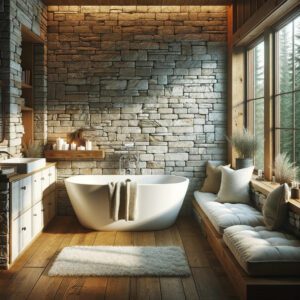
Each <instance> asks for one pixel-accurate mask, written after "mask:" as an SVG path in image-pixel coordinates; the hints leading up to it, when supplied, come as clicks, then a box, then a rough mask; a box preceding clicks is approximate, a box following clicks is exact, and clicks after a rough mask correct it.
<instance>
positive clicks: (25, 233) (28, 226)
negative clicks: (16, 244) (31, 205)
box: [20, 209, 32, 251]
mask: <svg viewBox="0 0 300 300" xmlns="http://www.w3.org/2000/svg"><path fill="white" fill-rule="evenodd" d="M31 214H32V210H31V209H29V210H27V211H26V212H25V213H24V214H23V215H21V228H20V229H21V231H20V232H21V251H22V250H23V249H24V248H25V247H26V246H27V245H28V244H29V243H30V242H31V237H32V220H31Z"/></svg>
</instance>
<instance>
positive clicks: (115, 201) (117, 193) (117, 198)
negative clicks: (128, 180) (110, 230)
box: [109, 181, 124, 221]
mask: <svg viewBox="0 0 300 300" xmlns="http://www.w3.org/2000/svg"><path fill="white" fill-rule="evenodd" d="M123 186H124V183H123V182H121V181H118V182H117V183H111V184H109V192H110V196H111V197H110V214H111V216H110V217H111V218H112V219H113V220H114V221H118V220H119V218H123V216H120V217H119V213H120V205H121V196H122V192H121V189H122V187H123Z"/></svg>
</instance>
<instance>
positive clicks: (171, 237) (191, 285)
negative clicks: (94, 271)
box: [0, 217, 237, 300]
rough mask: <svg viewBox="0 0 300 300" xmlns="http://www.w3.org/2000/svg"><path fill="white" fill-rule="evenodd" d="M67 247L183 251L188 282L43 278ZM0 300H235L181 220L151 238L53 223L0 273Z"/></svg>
mask: <svg viewBox="0 0 300 300" xmlns="http://www.w3.org/2000/svg"><path fill="white" fill-rule="evenodd" d="M70 245H136V246H144V245H149V246H155V245H157V246H167V245H177V246H180V247H183V248H184V250H185V252H186V255H187V258H188V261H189V265H190V267H191V270H192V276H190V277H187V278H180V277H172V278H171V277H165V278H155V277H138V278H134V277H131V278H130V277H48V276H47V273H48V270H49V267H50V265H51V262H52V261H53V259H54V258H55V255H56V254H57V253H58V252H59V251H60V250H61V249H62V248H63V247H65V246H70ZM0 299H18V300H21V299H22V300H23V299H36V300H41V299H88V300H90V299H113V300H118V299H143V300H144V299H154V300H159V299H172V300H177V299H188V300H193V299H201V300H206V299H207V300H218V299H220V300H226V299H229V300H234V299H237V298H236V296H235V293H234V291H233V288H232V286H231V284H230V282H229V280H228V279H227V278H226V275H225V273H224V272H223V270H222V268H221V266H220V264H219V262H218V261H217V259H216V257H215V256H214V254H213V252H212V250H211V249H210V247H209V245H208V243H207V241H206V240H205V238H203V237H202V236H201V233H200V229H199V226H198V225H197V223H196V222H195V221H194V220H193V219H192V218H190V219H187V218H180V219H179V220H178V221H177V222H176V224H175V225H174V226H172V227H171V228H169V229H166V230H161V231H152V232H151V231H150V232H96V231H89V230H87V229H84V228H83V227H82V226H80V224H79V223H78V222H77V220H76V219H75V218H72V217H57V218H56V219H54V220H53V222H52V223H51V224H50V226H49V227H48V229H47V230H46V231H45V232H43V233H42V234H41V235H40V236H39V237H38V239H37V240H36V241H34V243H33V244H32V245H31V246H30V247H29V248H28V249H27V250H26V251H25V252H24V253H23V254H22V256H21V257H20V258H19V259H18V260H17V261H16V262H15V264H14V265H13V266H12V267H11V268H10V270H7V271H0Z"/></svg>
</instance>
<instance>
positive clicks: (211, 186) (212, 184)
mask: <svg viewBox="0 0 300 300" xmlns="http://www.w3.org/2000/svg"><path fill="white" fill-rule="evenodd" d="M221 163H222V162H220V161H208V162H207V164H206V178H205V180H204V183H203V186H202V188H201V190H200V191H201V192H203V193H214V194H217V193H218V192H219V190H220V185H221V177H222V172H221V167H222V165H221ZM228 167H230V165H228Z"/></svg>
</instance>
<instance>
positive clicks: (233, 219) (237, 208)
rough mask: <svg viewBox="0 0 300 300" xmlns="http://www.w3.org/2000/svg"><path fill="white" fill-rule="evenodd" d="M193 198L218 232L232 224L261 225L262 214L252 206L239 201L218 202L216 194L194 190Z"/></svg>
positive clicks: (221, 232)
mask: <svg viewBox="0 0 300 300" xmlns="http://www.w3.org/2000/svg"><path fill="white" fill-rule="evenodd" d="M194 196H195V200H196V201H197V203H198V205H199V206H200V207H201V209H202V210H203V211H204V213H205V214H206V216H207V217H208V218H209V220H210V222H211V223H212V225H213V226H214V228H215V229H216V231H217V232H218V233H220V234H223V231H224V229H225V228H227V227H229V226H233V225H240V224H244V225H251V226H259V225H263V224H264V222H263V216H262V214H261V213H260V212H259V211H257V210H256V209H255V208H253V207H252V206H249V205H247V204H241V203H220V202H218V201H216V199H217V195H216V194H212V193H202V192H198V191H195V193H194Z"/></svg>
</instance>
